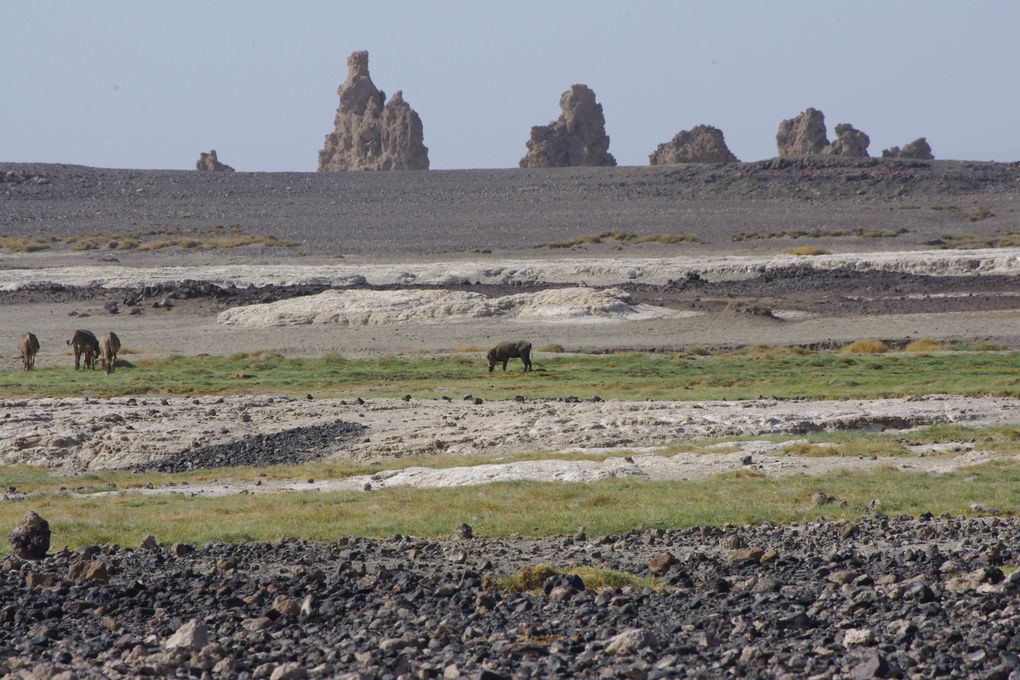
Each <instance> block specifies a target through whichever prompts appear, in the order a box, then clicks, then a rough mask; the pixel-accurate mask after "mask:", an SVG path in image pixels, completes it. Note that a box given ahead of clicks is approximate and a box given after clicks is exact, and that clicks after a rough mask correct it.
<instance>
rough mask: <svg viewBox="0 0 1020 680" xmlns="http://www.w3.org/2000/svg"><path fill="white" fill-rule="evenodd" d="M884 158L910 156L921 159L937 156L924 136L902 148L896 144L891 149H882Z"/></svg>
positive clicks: (933, 158) (926, 159)
mask: <svg viewBox="0 0 1020 680" xmlns="http://www.w3.org/2000/svg"><path fill="white" fill-rule="evenodd" d="M882 158H910V159H913V160H919V161H932V160H935V156H934V155H932V152H931V146H930V145H929V144H928V140H927V139H925V138H924V137H918V138H917V139H915V140H914V141H912V142H911V143H910V144H907V145H906V146H904V147H903V148H902V149H901V148H900V147H898V146H894V147H892V148H891V149H882Z"/></svg>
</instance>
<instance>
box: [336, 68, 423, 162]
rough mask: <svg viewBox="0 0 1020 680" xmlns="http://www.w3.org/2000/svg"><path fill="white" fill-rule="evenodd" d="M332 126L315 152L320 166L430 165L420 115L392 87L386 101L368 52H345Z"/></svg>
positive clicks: (401, 94) (400, 93)
mask: <svg viewBox="0 0 1020 680" xmlns="http://www.w3.org/2000/svg"><path fill="white" fill-rule="evenodd" d="M337 94H339V95H340V106H339V107H337V110H336V120H335V124H334V130H333V132H330V133H329V134H328V135H326V143H325V147H324V148H323V149H322V151H320V152H319V172H339V171H342V170H428V169H429V150H428V148H427V147H426V146H425V144H424V133H423V130H422V124H421V118H419V117H418V114H417V113H415V111H414V109H412V108H411V107H410V105H409V104H408V103H407V102H405V101H404V96H403V93H402V92H399V91H398V92H396V93H395V94H394V95H393V96H392V97H390V100H389V101H388V102H385V104H384V103H383V101H384V99H385V95H384V94H383V92H382V91H381V90H379V89H378V88H376V86H375V84H373V83H372V78H371V76H369V74H368V52H366V51H361V52H353V53H352V54H351V56H349V57H348V58H347V80H345V81H344V83H343V84H342V85H341V86H340V87H339V88H338V89H337Z"/></svg>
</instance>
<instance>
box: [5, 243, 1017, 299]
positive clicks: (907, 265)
mask: <svg viewBox="0 0 1020 680" xmlns="http://www.w3.org/2000/svg"><path fill="white" fill-rule="evenodd" d="M13 261H14V260H13V259H12V262H13ZM18 262H19V263H23V266H25V267H31V266H32V265H31V262H32V260H31V259H30V258H28V257H26V258H23V259H22V260H18ZM790 267H813V268H817V269H822V270H826V269H850V270H862V271H866V270H881V271H895V272H904V273H912V274H926V275H932V276H968V275H977V274H1003V275H1017V274H1020V248H994V249H982V250H966V251H946V250H920V251H901V252H880V253H840V254H830V255H818V256H814V257H811V258H804V257H798V256H795V255H771V256H736V255H733V256H698V257H671V258H638V257H614V258H579V257H571V258H561V259H498V260H476V261H470V260H463V261H460V260H454V261H446V262H430V263H399V264H335V265H333V264H331V265H297V264H272V265H256V264H251V265H249V264H244V265H222V266H208V265H204V266H202V265H200V266H179V267H125V266H120V265H110V266H69V267H41V268H26V269H3V270H0V290H7V291H10V290H18V289H20V288H24V287H30V286H40V285H47V284H56V285H63V286H74V287H88V286H92V287H98V288H123V289H133V288H139V287H144V286H157V285H161V284H167V283H172V282H176V281H185V280H194V281H203V282H209V283H214V284H216V285H218V286H265V285H269V284H273V285H276V286H310V285H324V286H331V287H348V286H353V285H361V284H366V283H368V284H372V285H438V286H450V285H462V284H465V283H483V284H490V285H538V284H566V285H577V284H586V285H591V286H613V285H618V284H622V283H646V284H651V285H667V284H668V283H669V282H671V281H675V280H678V279H683V278H684V277H686V276H689V275H691V274H697V275H698V276H701V277H703V278H706V279H709V280H716V281H719V280H728V279H743V278H749V277H754V276H760V275H762V274H763V273H765V272H768V271H770V270H776V269H786V268H790Z"/></svg>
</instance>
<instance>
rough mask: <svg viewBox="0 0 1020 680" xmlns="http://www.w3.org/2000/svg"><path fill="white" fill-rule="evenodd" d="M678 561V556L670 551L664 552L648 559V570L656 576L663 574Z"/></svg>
mask: <svg viewBox="0 0 1020 680" xmlns="http://www.w3.org/2000/svg"><path fill="white" fill-rule="evenodd" d="M676 563H677V559H676V557H675V556H674V555H673V554H672V553H669V552H662V553H659V554H658V555H655V556H654V557H652V559H650V560H648V571H650V572H651V573H652V574H653V575H655V576H663V575H665V574H666V573H667V572H669V570H670V569H672V568H673V565H675V564H676Z"/></svg>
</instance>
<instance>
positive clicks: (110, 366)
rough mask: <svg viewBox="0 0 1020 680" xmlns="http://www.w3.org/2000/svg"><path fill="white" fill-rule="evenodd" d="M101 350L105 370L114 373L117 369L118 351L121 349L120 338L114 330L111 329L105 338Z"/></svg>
mask: <svg viewBox="0 0 1020 680" xmlns="http://www.w3.org/2000/svg"><path fill="white" fill-rule="evenodd" d="M99 350H100V352H101V353H102V357H103V362H102V363H103V370H104V371H106V373H107V374H110V373H113V372H114V371H115V370H116V369H117V352H119V351H120V338H118V337H117V334H116V333H114V332H113V331H109V332H108V333H107V334H106V337H105V338H103V342H102V344H100V346H99Z"/></svg>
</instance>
